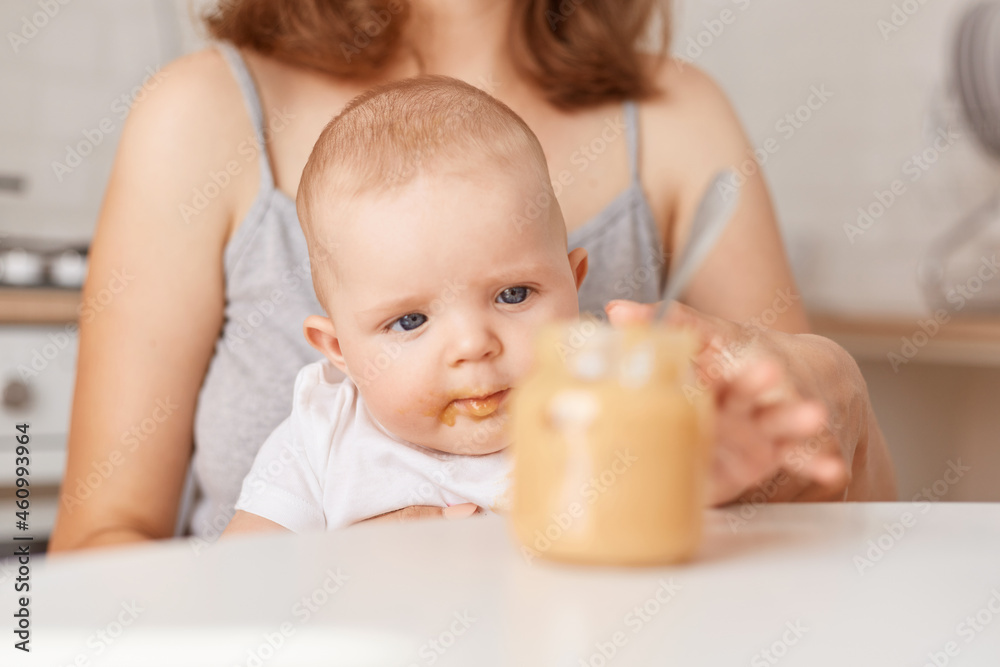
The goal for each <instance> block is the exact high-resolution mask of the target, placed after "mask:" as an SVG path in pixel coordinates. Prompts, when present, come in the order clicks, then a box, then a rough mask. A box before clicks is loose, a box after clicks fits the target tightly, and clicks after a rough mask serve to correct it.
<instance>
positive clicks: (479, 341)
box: [449, 324, 503, 366]
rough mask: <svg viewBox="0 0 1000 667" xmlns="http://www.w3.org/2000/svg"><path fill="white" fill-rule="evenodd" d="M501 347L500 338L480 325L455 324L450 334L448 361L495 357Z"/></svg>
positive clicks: (456, 362) (454, 362)
mask: <svg viewBox="0 0 1000 667" xmlns="http://www.w3.org/2000/svg"><path fill="white" fill-rule="evenodd" d="M502 349H503V345H502V344H501V343H500V338H499V337H498V336H497V335H496V333H494V332H493V331H492V330H491V329H489V328H488V327H485V326H482V325H471V326H468V325H467V326H462V325H459V324H456V325H455V328H454V329H453V330H452V333H451V336H450V347H449V363H450V364H451V365H453V366H454V365H457V364H460V363H462V362H468V361H482V360H483V359H489V358H491V357H496V356H497V355H499V354H500V351H501V350H502Z"/></svg>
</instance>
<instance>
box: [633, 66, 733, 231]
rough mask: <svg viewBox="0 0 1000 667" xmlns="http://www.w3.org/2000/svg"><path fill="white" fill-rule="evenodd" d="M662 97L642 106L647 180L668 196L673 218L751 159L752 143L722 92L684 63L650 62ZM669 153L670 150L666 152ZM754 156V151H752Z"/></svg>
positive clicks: (641, 114) (640, 105) (668, 206)
mask: <svg viewBox="0 0 1000 667" xmlns="http://www.w3.org/2000/svg"><path fill="white" fill-rule="evenodd" d="M649 58H650V65H651V67H652V69H653V72H654V80H655V83H656V87H657V89H658V92H657V93H656V94H655V95H653V96H650V97H649V98H648V99H645V100H643V101H641V102H640V103H639V110H640V112H639V113H640V119H641V120H640V122H641V126H642V134H641V137H642V144H643V145H644V146H648V147H651V149H649V150H645V151H643V153H642V169H643V170H644V174H645V175H644V177H643V178H644V180H646V181H647V184H648V185H651V186H652V187H653V188H655V189H657V190H662V191H668V193H667V194H666V195H663V196H665V197H667V198H668V200H669V201H668V202H667V203H665V204H664V205H665V206H666V207H667V208H668V209H670V210H671V211H672V212H670V213H668V214H666V217H667V219H672V218H673V216H674V215H675V214H676V212H677V210H678V207H683V206H684V205H685V202H688V203H689V201H690V200H691V199H692V198H697V197H698V196H700V193H701V192H702V191H703V189H704V187H705V185H706V184H707V183H708V182H709V181H710V180H711V178H712V176H713V175H714V174H715V173H716V172H718V171H719V170H720V169H723V168H725V167H727V166H732V165H736V164H739V163H740V162H742V161H743V160H745V159H746V157H747V155H748V150H749V143H748V141H747V138H746V134H745V132H744V130H743V126H742V124H741V123H740V120H739V117H738V116H737V114H736V111H735V109H734V108H733V105H732V103H731V102H730V101H729V98H728V96H727V95H726V93H725V92H724V91H723V89H722V87H721V86H720V85H719V84H718V83H717V82H716V81H715V79H714V78H712V76H711V75H709V74H708V73H707V72H705V71H704V70H702V69H700V68H699V67H696V66H695V65H693V64H692V63H690V62H687V61H685V60H681V59H679V58H673V57H671V58H666V59H663V60H658V59H656V58H655V57H654V56H652V55H651V56H649ZM665 148H669V150H665ZM750 154H751V155H752V151H750Z"/></svg>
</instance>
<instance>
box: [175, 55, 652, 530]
mask: <svg viewBox="0 0 1000 667" xmlns="http://www.w3.org/2000/svg"><path fill="white" fill-rule="evenodd" d="M218 48H219V50H220V51H221V53H222V54H223V56H224V57H225V58H226V60H227V61H228V63H229V65H230V67H231V68H232V70H233V76H234V77H235V79H236V81H237V82H238V83H239V86H240V89H241V90H242V92H243V97H244V99H245V101H246V106H247V111H248V113H249V115H250V118H251V120H252V121H253V126H254V129H255V132H256V135H257V141H258V142H259V145H260V146H265V145H266V144H265V143H264V141H265V136H264V126H265V125H264V124H265V119H264V115H263V110H262V107H261V103H260V98H259V97H258V94H257V90H256V87H255V85H254V81H253V78H252V77H251V75H250V72H249V70H248V69H247V67H246V64H245V63H244V61H243V58H242V57H241V55H240V53H239V51H238V50H237V49H235V48H234V47H232V46H231V45H230V44H227V43H223V44H219V45H218ZM624 115H625V136H626V140H627V142H628V152H629V164H630V168H631V180H630V183H629V186H628V188H627V189H626V190H624V191H623V192H622V193H621V194H619V195H618V196H617V197H616V198H615V199H614V200H613V201H612V202H611V203H610V204H608V206H607V207H606V208H605V209H604V210H602V211H601V212H600V213H598V214H597V215H596V216H595V217H594V218H592V219H591V220H589V221H587V223H586V224H584V225H583V226H582V227H580V228H578V229H576V230H574V231H573V232H572V233H570V234H569V238H568V245H569V249H570V250H572V249H574V248H578V247H584V248H586V249H587V252H588V265H589V269H588V273H587V277H586V278H585V279H584V282H583V285H582V286H581V288H580V310H581V311H587V312H590V313H592V314H593V315H594V316H595V317H598V318H600V319H606V318H605V315H604V305H605V304H606V303H608V301H611V300H612V299H631V300H634V301H640V302H644V303H649V302H653V301H656V300H657V298H658V295H659V294H660V293H661V292H662V288H663V281H664V278H665V276H666V271H665V270H664V268H665V267H664V261H663V259H662V250H661V249H662V247H663V245H662V243H661V241H660V238H659V231H658V229H657V228H656V224H655V221H654V217H653V213H652V211H651V210H650V207H649V203H648V202H647V200H646V197H645V195H644V193H643V191H642V186H641V183H640V181H639V172H638V161H639V154H638V150H639V141H638V123H637V120H638V119H637V114H636V105H635V103H634V102H632V101H627V102H625V103H624ZM595 150H596V149H595ZM259 163H260V190H259V192H258V193H257V197H256V199H255V201H254V202H253V205H252V207H251V208H250V211H249V212H248V213H247V216H246V218H245V219H244V220H243V222H242V223H241V224H240V226H239V227H238V228H237V230H236V232H235V233H234V234H233V236H232V238H231V239H230V240H229V243H228V245H227V246H226V248H225V252H224V256H223V263H224V271H225V281H226V302H225V321H224V324H223V328H222V333H221V335H220V337H219V339H218V340H217V341H216V344H215V353H214V355H213V357H212V359H211V362H210V364H209V367H208V372H207V374H206V376H205V381H204V384H203V385H202V387H201V391H200V393H199V396H198V404H197V408H196V410H195V417H194V458H193V461H192V473H193V480H194V489H195V496H194V500H193V503H194V505H193V512H192V514H191V518H190V524H189V526H188V527H187V530H184V531H183V532H190V533H191V534H193V535H196V536H199V537H203V538H206V539H214V537H216V536H217V535H218V534H219V532H221V530H222V529H223V528H225V526H226V524H227V523H228V522H229V519H230V517H231V516H232V514H233V505H234V504H235V502H236V499H237V498H238V496H239V493H240V488H241V485H242V482H243V478H244V477H245V476H246V474H247V472H249V470H250V466H251V464H252V463H253V460H254V457H255V456H256V454H257V450H258V449H259V448H260V446H261V445H262V444H263V443H264V440H265V439H266V438H267V436H268V435H269V434H270V433H271V431H272V430H274V428H275V427H276V426H277V425H278V424H279V423H281V421H282V420H283V419H284V418H285V417H287V416H288V414H289V412H290V411H291V405H292V389H293V386H294V382H295V376H296V374H297V373H298V370H299V369H300V368H301V367H302V366H304V365H305V364H308V363H310V362H313V361H316V360H318V359H320V358H321V357H322V355H321V354H320V353H319V352H317V351H316V350H315V349H313V348H312V346H310V345H309V343H308V342H307V341H306V339H305V336H304V335H303V333H302V323H303V321H304V320H305V318H306V316H308V315H313V314H319V315H322V314H323V313H324V311H323V308H322V306H320V304H319V302H318V301H317V300H316V295H315V293H314V292H313V286H312V281H311V278H310V274H309V259H308V253H307V250H306V241H305V237H304V236H303V234H302V229H301V227H300V226H299V220H298V218H297V216H296V214H295V202H294V200H292V199H291V198H289V197H288V196H287V195H286V194H285V193H283V192H282V191H281V190H278V189H277V188H275V185H274V177H273V175H272V171H271V165H270V162H269V158H268V155H267V151H266V149H261V150H260V151H259ZM338 372H339V371H338Z"/></svg>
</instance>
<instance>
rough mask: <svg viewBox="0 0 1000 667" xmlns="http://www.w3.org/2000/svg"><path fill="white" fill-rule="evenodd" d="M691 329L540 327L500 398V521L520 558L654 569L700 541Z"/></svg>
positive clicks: (699, 441)
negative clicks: (510, 465)
mask: <svg viewBox="0 0 1000 667" xmlns="http://www.w3.org/2000/svg"><path fill="white" fill-rule="evenodd" d="M696 351H697V340H696V338H695V334H694V333H692V332H689V331H684V330H677V329H671V328H668V327H666V326H663V325H656V326H650V325H644V324H633V325H629V326H625V327H623V328H615V327H612V326H610V325H608V324H605V323H602V322H600V321H597V320H596V319H584V320H576V321H573V322H572V323H569V322H560V323H551V324H548V325H546V326H544V327H543V328H542V329H540V330H539V332H538V334H537V336H536V338H535V341H534V353H535V355H534V366H533V369H532V372H531V373H530V374H529V375H528V377H526V378H525V379H524V380H523V381H522V382H521V384H520V385H519V386H518V387H517V388H516V389H515V390H514V391H513V392H512V394H511V406H510V416H511V424H510V426H511V431H510V434H511V439H512V443H511V448H512V450H511V451H512V454H513V459H514V474H513V480H512V481H513V484H512V509H511V514H510V521H511V525H512V527H513V531H514V533H515V535H516V537H517V539H518V540H519V541H520V543H521V545H522V551H523V552H524V553H525V555H526V556H528V555H530V556H532V557H534V556H540V557H544V558H551V559H556V560H564V561H574V562H581V563H595V564H607V565H652V564H666V563H674V562H679V561H683V560H686V559H688V558H690V557H691V556H692V555H693V554H694V552H695V551H696V549H697V548H698V545H699V543H700V539H701V533H702V521H703V512H704V506H705V494H706V484H707V471H708V465H709V463H710V459H709V456H710V452H709V445H710V442H711V433H710V427H711V421H712V414H711V411H712V401H711V396H710V394H709V392H708V391H701V390H699V389H698V386H697V384H696V380H695V375H694V372H693V368H692V365H691V359H692V358H693V357H694V355H695V353H696Z"/></svg>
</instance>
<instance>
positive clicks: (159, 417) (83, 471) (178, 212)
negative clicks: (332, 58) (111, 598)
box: [50, 51, 257, 552]
mask: <svg viewBox="0 0 1000 667" xmlns="http://www.w3.org/2000/svg"><path fill="white" fill-rule="evenodd" d="M156 81H157V83H156V85H149V86H148V87H147V90H146V96H145V98H144V99H143V100H142V101H141V102H140V103H138V104H137V105H136V106H135V108H134V109H133V110H132V112H131V115H130V116H129V118H128V121H127V122H126V125H125V128H124V132H123V135H122V138H121V142H120V144H119V147H118V153H117V155H116V158H115V164H114V168H113V171H112V174H111V178H110V181H109V184H108V188H107V192H106V194H105V199H104V203H103V206H102V210H101V214H100V218H99V220H98V224H97V230H96V233H95V236H94V239H93V244H92V246H91V254H90V267H89V272H88V276H87V281H86V285H85V286H84V290H83V302H84V306H83V308H82V310H81V313H80V332H79V333H80V343H79V359H78V363H77V373H76V388H75V391H74V396H73V410H72V417H71V422H70V433H69V444H68V447H69V453H68V463H67V470H66V476H65V478H64V480H63V484H62V490H61V498H60V507H59V512H58V515H57V520H56V526H55V530H54V532H53V535H52V539H51V544H50V549H51V551H53V552H59V551H65V550H69V549H77V548H81V547H90V546H97V545H106V544H115V543H121V542H132V541H138V540H147V539H153V538H164V537H169V536H171V535H172V534H173V530H174V524H175V520H176V516H177V510H178V504H179V499H180V495H181V491H182V487H183V482H184V477H185V473H186V470H187V467H188V463H189V461H190V458H191V451H192V430H193V429H192V424H193V419H194V411H195V403H196V400H197V398H198V392H199V388H200V387H201V384H202V381H203V379H204V376H205V372H206V369H207V367H208V363H209V360H210V359H211V356H212V353H213V349H214V344H215V341H216V339H217V337H218V335H219V331H220V327H221V324H222V317H223V301H224V284H223V264H222V252H223V248H224V245H225V241H226V238H227V231H228V227H229V225H230V222H231V220H233V219H234V218H233V216H234V214H236V213H238V211H236V210H235V209H236V208H237V207H236V202H239V201H243V200H245V199H246V197H247V189H248V188H250V189H252V188H256V187H257V183H256V180H257V171H256V168H255V167H254V168H247V169H244V175H241V176H240V177H237V178H234V180H233V182H232V183H231V184H230V185H229V187H228V188H225V189H223V190H222V192H221V193H220V195H219V196H218V197H217V198H216V199H214V200H212V201H211V202H210V203H209V204H208V206H207V207H205V208H203V210H200V211H198V210H197V209H193V208H191V207H194V206H195V204H194V203H193V202H192V198H193V195H194V193H195V191H196V190H197V191H201V190H202V189H204V186H205V184H206V183H207V182H208V179H209V174H210V173H211V172H216V171H219V170H220V169H225V164H226V161H227V160H231V159H233V158H234V157H235V154H236V147H237V146H238V145H239V142H240V141H241V140H242V139H244V138H246V137H248V136H252V128H251V126H250V123H249V120H244V119H245V117H246V116H245V112H244V111H243V110H242V108H241V104H240V98H239V91H238V89H237V88H236V84H235V82H234V81H233V80H232V78H231V76H230V75H229V73H228V70H227V69H226V66H225V63H224V61H223V60H222V58H221V57H220V56H219V55H218V54H217V53H216V52H214V51H205V52H202V53H198V54H194V55H192V56H188V57H186V58H184V59H181V60H179V61H177V62H175V63H173V64H171V65H170V66H168V67H166V68H165V69H164V70H163V71H162V72H161V74H160V76H159V77H158V79H157V80H156ZM251 196H252V195H251ZM185 206H187V207H189V208H184V207H185ZM191 210H195V211H196V213H195V214H194V215H191ZM151 425H154V426H151ZM100 470H103V471H105V472H107V474H103V473H99V472H97V471H100Z"/></svg>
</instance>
